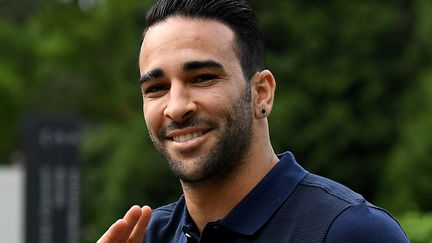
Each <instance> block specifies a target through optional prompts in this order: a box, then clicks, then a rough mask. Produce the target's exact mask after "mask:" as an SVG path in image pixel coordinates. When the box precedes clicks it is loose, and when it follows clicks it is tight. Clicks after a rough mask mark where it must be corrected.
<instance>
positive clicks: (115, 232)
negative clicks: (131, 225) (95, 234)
mask: <svg viewBox="0 0 432 243" xmlns="http://www.w3.org/2000/svg"><path fill="white" fill-rule="evenodd" d="M126 227H127V223H126V222H125V221H124V219H119V220H117V222H115V223H114V224H113V225H111V227H110V228H109V229H108V230H107V231H106V232H105V234H103V235H102V237H101V238H100V239H99V240H98V241H97V243H108V242H116V241H117V237H119V236H120V235H121V234H122V233H123V231H125V229H126Z"/></svg>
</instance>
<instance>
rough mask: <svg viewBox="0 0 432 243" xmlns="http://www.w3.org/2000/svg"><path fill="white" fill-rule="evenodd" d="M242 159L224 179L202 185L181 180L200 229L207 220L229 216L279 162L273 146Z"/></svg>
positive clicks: (187, 203)
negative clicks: (240, 164) (240, 163)
mask: <svg viewBox="0 0 432 243" xmlns="http://www.w3.org/2000/svg"><path fill="white" fill-rule="evenodd" d="M258 145H262V144H258ZM257 147H259V146H257ZM268 148H270V150H268ZM255 151H256V150H255ZM243 159H244V160H245V161H242V166H240V167H238V168H236V170H235V171H233V172H232V173H231V174H230V175H228V176H226V177H224V178H223V179H221V180H218V181H214V180H213V181H212V182H208V183H206V182H204V183H200V184H187V183H184V182H182V187H183V192H184V195H185V199H186V205H187V208H188V211H189V214H190V215H191V217H192V219H193V220H194V222H195V224H196V225H197V227H198V229H199V231H200V232H202V230H203V229H204V227H205V225H206V224H207V223H209V222H214V221H217V220H220V219H222V218H224V217H225V216H226V215H228V213H229V212H230V211H231V210H232V209H233V208H234V207H235V206H236V205H237V204H238V203H239V202H240V201H241V200H242V199H243V198H244V197H245V196H246V195H247V194H248V193H249V192H250V191H251V190H252V189H253V188H254V187H255V186H256V185H257V184H258V183H259V182H260V181H261V180H262V179H263V178H264V176H265V175H266V174H267V173H268V172H269V171H270V170H271V168H272V167H273V166H274V165H275V164H276V162H277V161H278V158H277V156H276V155H275V154H274V152H273V149H272V148H271V145H269V147H267V146H262V147H261V149H259V150H258V152H257V153H253V155H249V156H245V157H243Z"/></svg>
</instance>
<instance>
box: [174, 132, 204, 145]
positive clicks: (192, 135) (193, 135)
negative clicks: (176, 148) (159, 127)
mask: <svg viewBox="0 0 432 243" xmlns="http://www.w3.org/2000/svg"><path fill="white" fill-rule="evenodd" d="M202 135H203V132H202V131H198V132H192V133H188V134H184V135H179V136H173V137H172V139H173V140H174V141H175V142H178V143H184V142H188V141H190V140H193V139H195V138H197V137H200V136H202Z"/></svg>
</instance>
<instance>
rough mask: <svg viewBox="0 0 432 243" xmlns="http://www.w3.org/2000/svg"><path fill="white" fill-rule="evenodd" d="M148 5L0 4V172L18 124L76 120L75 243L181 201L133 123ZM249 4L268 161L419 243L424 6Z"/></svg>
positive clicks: (424, 189)
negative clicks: (366, 205)
mask: <svg viewBox="0 0 432 243" xmlns="http://www.w3.org/2000/svg"><path fill="white" fill-rule="evenodd" d="M86 3H87V4H86ZM151 3H152V1H150V0H142V1H134V0H124V1H115V0H94V1H93V0H92V1H90V0H88V1H85V0H79V1H75V0H21V1H5V0H3V1H0V97H1V102H0V110H1V119H0V127H1V134H2V136H0V162H7V161H8V160H9V156H10V154H12V153H13V152H14V151H15V150H17V149H19V147H20V142H19V129H20V127H19V124H20V119H21V116H22V114H23V112H25V111H42V112H65V111H67V112H73V113H75V114H78V115H80V116H81V117H82V118H83V120H84V140H83V145H82V169H83V183H82V192H83V200H82V230H83V231H82V232H83V234H82V235H83V241H84V242H94V241H95V239H97V237H98V236H99V235H100V234H101V233H102V232H103V231H104V230H105V229H106V228H107V227H108V226H109V225H110V224H111V223H112V222H113V221H114V220H115V219H116V218H118V217H120V216H121V215H122V214H123V212H125V211H126V210H127V209H128V208H129V207H130V206H131V205H132V204H141V205H142V204H144V203H146V204H150V205H151V206H153V207H157V206H159V205H161V204H164V203H167V202H170V201H174V200H176V198H178V197H179V196H180V194H181V191H180V187H179V184H178V182H177V180H176V179H175V178H174V177H173V176H172V175H171V174H170V172H169V171H168V169H167V166H166V165H165V162H164V161H163V160H162V159H161V158H160V157H159V155H157V153H156V152H155V151H154V149H153V146H152V144H151V142H150V140H149V138H148V135H147V131H146V128H145V123H144V120H143V118H142V111H141V104H142V101H141V97H140V90H139V85H138V70H137V56H138V51H139V47H140V41H141V34H142V29H143V26H144V19H145V18H144V17H145V12H146V10H147V9H148V7H149V6H150V5H151ZM250 3H251V5H252V6H253V7H254V8H255V9H256V10H257V14H258V17H259V19H260V21H261V25H262V27H263V31H264V33H265V37H266V45H267V63H268V67H269V69H270V70H271V71H272V72H273V73H274V75H275V76H276V79H277V84H278V88H277V94H276V95H277V97H276V101H275V102H276V103H275V106H274V109H273V111H272V115H271V117H270V129H271V137H272V141H273V145H274V147H275V149H276V151H279V152H282V151H284V150H291V151H293V152H294V153H295V154H296V157H297V159H298V160H299V162H300V163H301V164H303V165H304V166H305V167H306V168H307V169H308V170H310V171H311V172H314V173H318V174H321V175H324V176H327V177H330V178H332V179H335V180H337V181H340V182H342V183H344V184H346V185H348V186H350V187H351V188H353V189H355V190H357V191H359V192H361V193H362V194H363V195H365V196H366V198H367V199H368V200H370V201H372V202H374V203H376V204H378V205H379V206H382V207H384V208H387V209H389V210H390V212H391V213H393V214H395V215H397V216H400V219H401V223H402V224H403V226H404V227H405V228H406V231H407V232H408V234H410V238H412V241H413V242H428V241H427V240H429V242H430V238H431V222H432V220H431V216H430V211H431V210H432V204H430V201H431V199H432V176H431V175H432V163H431V162H430V159H431V158H432V130H431V128H430V126H431V125H432V71H431V70H432V69H431V67H432V65H431V63H432V62H431V58H432V44H431V43H432V42H430V40H429V39H430V37H431V36H432V15H431V13H432V2H429V1H422V0H413V1H406V0H392V1H373V0H353V1H349V2H347V1H342V0H333V1H322V0H295V1H294V0H293V1H285V0H272V1H271V3H270V2H268V1H258V0H250ZM407 212H410V213H407ZM427 212H429V213H427ZM426 213H427V214H426Z"/></svg>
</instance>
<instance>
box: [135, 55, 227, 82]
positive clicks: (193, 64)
mask: <svg viewBox="0 0 432 243" xmlns="http://www.w3.org/2000/svg"><path fill="white" fill-rule="evenodd" d="M203 68H214V69H221V70H225V69H224V66H223V65H222V64H221V63H219V62H216V61H214V60H204V61H190V62H186V63H185V64H183V71H185V72H190V71H194V70H199V69H203ZM164 75H165V73H164V71H163V70H162V69H161V68H156V69H153V70H151V71H149V72H147V73H145V74H143V75H142V76H141V77H140V80H139V82H140V84H143V83H145V82H147V81H150V80H153V79H158V78H162V77H163V76H164Z"/></svg>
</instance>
